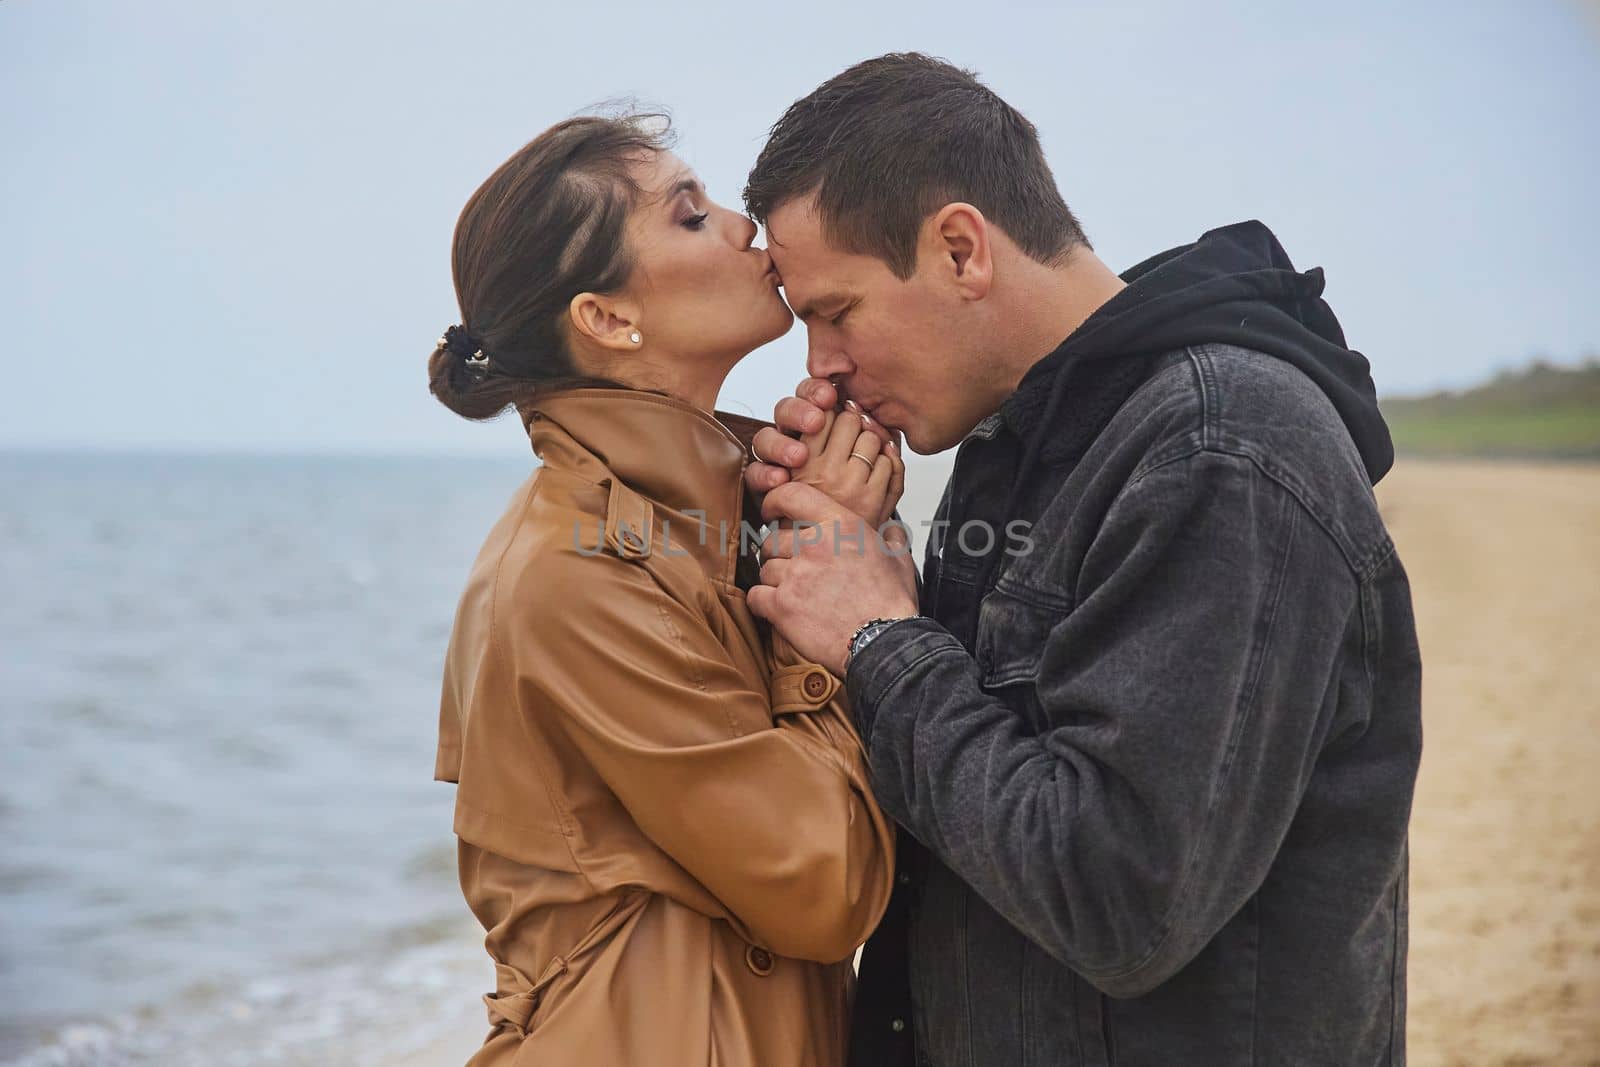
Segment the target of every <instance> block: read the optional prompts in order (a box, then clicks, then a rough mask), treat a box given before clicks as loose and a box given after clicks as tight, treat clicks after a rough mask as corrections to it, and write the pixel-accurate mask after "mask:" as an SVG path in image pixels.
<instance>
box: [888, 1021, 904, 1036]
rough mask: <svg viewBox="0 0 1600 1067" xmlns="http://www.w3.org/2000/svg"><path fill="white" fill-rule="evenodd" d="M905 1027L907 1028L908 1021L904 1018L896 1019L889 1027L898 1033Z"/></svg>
mask: <svg viewBox="0 0 1600 1067" xmlns="http://www.w3.org/2000/svg"><path fill="white" fill-rule="evenodd" d="M905 1028H906V1021H905V1020H904V1019H895V1020H894V1021H892V1022H890V1023H889V1029H891V1030H893V1031H894V1032H895V1033H897V1034H898V1033H899V1032H900V1031H902V1030H904V1029H905Z"/></svg>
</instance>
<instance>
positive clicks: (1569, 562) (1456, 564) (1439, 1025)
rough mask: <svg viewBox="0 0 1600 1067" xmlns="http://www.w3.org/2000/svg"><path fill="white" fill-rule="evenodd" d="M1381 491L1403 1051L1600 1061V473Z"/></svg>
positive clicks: (1410, 467) (1487, 1065)
mask: <svg viewBox="0 0 1600 1067" xmlns="http://www.w3.org/2000/svg"><path fill="white" fill-rule="evenodd" d="M1378 497H1379V501H1380V504H1381V506H1382V507H1383V511H1384V515H1385V517H1386V519H1387V521H1388V523H1389V527H1390V530H1391V531H1392V533H1393V535H1394V538H1395V541H1396V543H1397V544H1398V545H1399V549H1400V554H1401V559H1402V560H1403V561H1404V563H1405V566H1406V569H1407V571H1408V573H1409V574H1410V576H1411V581H1412V590H1413V594H1414V597H1415V603H1416V613H1417V624H1418V628H1419V632H1420V636H1421V641H1422V649H1423V662H1424V684H1423V693H1424V699H1423V703H1424V716H1425V739H1424V754H1423V761H1422V771H1421V776H1420V779H1419V782H1418V788H1417V798H1416V807H1415V810H1414V815H1413V821H1412V846H1411V848H1412V866H1411V907H1412V911H1411V955H1410V1004H1409V1018H1410V1032H1409V1044H1410V1050H1409V1051H1410V1062H1411V1063H1412V1064H1413V1065H1414V1067H1457V1065H1459V1067H1496V1065H1499V1067H1531V1065H1535V1064H1550V1065H1562V1067H1573V1065H1597V1064H1600V770H1597V767H1600V647H1597V646H1600V621H1597V616H1600V562H1597V561H1600V465H1558V464H1551V465H1529V464H1500V463H1486V462H1451V461H1427V462H1423V461H1403V462H1402V463H1401V464H1400V465H1399V466H1398V467H1397V468H1396V469H1395V471H1394V473H1393V474H1391V475H1390V476H1389V477H1388V478H1387V479H1385V480H1384V482H1383V483H1382V484H1381V485H1380V486H1379V491H1378ZM908 511H909V509H908ZM481 1037H482V1028H481V1027H480V1026H479V1024H478V1023H477V1021H476V1016H474V1021H473V1022H472V1024H471V1025H470V1026H468V1027H465V1028H464V1029H463V1032H462V1033H461V1034H460V1035H459V1037H453V1038H452V1039H451V1040H449V1041H446V1042H442V1043H440V1044H439V1045H436V1046H435V1047H432V1048H430V1049H427V1050H425V1051H423V1052H421V1053H418V1054H417V1055H416V1056H415V1057H412V1058H410V1059H407V1060H405V1061H404V1062H403V1064H402V1067H445V1065H459V1064H461V1063H463V1062H464V1061H465V1060H466V1058H467V1057H468V1056H469V1055H470V1054H471V1052H472V1050H473V1049H474V1048H475V1047H476V1046H477V1043H478V1042H479V1040H481Z"/></svg>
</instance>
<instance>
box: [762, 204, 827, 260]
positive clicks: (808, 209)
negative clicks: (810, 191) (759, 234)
mask: <svg viewBox="0 0 1600 1067" xmlns="http://www.w3.org/2000/svg"><path fill="white" fill-rule="evenodd" d="M767 246H768V248H776V249H777V250H779V251H780V252H783V253H785V254H787V255H789V256H792V257H806V256H809V255H815V254H816V253H817V252H820V251H825V250H826V249H827V242H826V241H825V240H824V239H823V236H822V218H821V216H820V215H819V214H818V212H817V210H816V198H815V197H811V196H806V197H795V198H794V199H792V200H785V201H784V202H783V203H781V204H779V205H778V206H777V208H776V209H774V210H773V211H772V213H771V214H769V215H768V216H767Z"/></svg>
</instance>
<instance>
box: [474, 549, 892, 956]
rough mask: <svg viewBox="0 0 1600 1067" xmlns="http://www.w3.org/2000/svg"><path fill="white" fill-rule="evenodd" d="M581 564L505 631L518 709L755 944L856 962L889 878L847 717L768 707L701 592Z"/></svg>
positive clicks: (591, 562)
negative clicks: (561, 740) (571, 753)
mask: <svg viewBox="0 0 1600 1067" xmlns="http://www.w3.org/2000/svg"><path fill="white" fill-rule="evenodd" d="M585 564H586V565H585V566H583V567H555V568H551V570H550V571H549V572H547V574H546V576H545V580H544V581H543V582H542V583H541V588H540V589H539V591H538V600H539V603H538V604H535V605H530V604H529V602H528V600H529V598H527V597H524V596H520V595H518V596H516V597H515V601H516V602H517V604H518V606H517V607H516V608H515V609H513V610H512V611H511V612H510V615H511V617H510V618H509V619H508V620H507V626H506V629H505V632H504V636H503V640H504V642H505V644H506V645H507V646H508V650H509V652H510V654H511V656H512V657H513V659H514V672H515V676H516V678H517V682H518V685H519V686H522V687H525V689H526V690H527V691H528V692H527V694H526V695H527V697H528V701H527V706H529V707H530V708H531V709H532V713H536V714H541V715H549V716H551V717H552V719H553V721H554V723H555V724H556V726H557V728H558V729H560V730H561V731H562V732H564V733H565V734H566V735H567V736H568V737H569V738H570V740H571V742H572V744H573V745H574V746H575V747H576V748H577V749H578V750H579V751H580V752H581V753H582V755H583V756H584V758H585V759H586V760H587V761H588V762H589V763H590V765H591V766H592V767H593V768H594V770H595V771H596V772H597V773H598V774H599V775H600V777H601V778H602V779H603V780H604V781H605V783H606V785H607V787H608V788H609V789H610V790H611V791H612V792H613V793H614V794H615V795H616V797H617V798H618V799H619V800H620V801H621V803H622V804H623V806H624V807H625V808H626V809H627V810H628V812H629V814H630V815H631V817H632V818H633V820H634V822H635V823H636V824H637V825H638V827H639V828H640V829H641V830H642V831H643V832H644V833H645V835H646V836H648V837H649V838H650V839H651V840H652V841H653V842H654V843H655V844H656V845H657V846H658V847H659V848H660V849H661V850H662V851H663V852H665V853H666V854H667V855H669V856H671V857H672V859H673V860H675V861H676V862H677V863H678V864H679V865H680V866H682V867H683V868H684V869H685V870H686V871H688V872H689V873H690V874H691V875H692V876H693V877H694V878H695V879H696V880H697V881H699V882H700V883H701V884H702V885H704V886H705V887H706V889H707V890H709V891H710V892H711V893H712V894H713V895H714V896H715V897H717V899H718V900H719V901H720V902H721V903H722V904H723V905H724V906H725V907H726V908H727V909H728V911H729V912H731V913H732V914H733V915H734V916H735V917H736V918H737V919H738V920H739V921H740V922H741V923H743V924H744V926H745V928H746V929H747V930H748V931H749V934H750V936H751V938H752V939H753V940H758V941H760V942H761V943H762V944H764V945H765V947H767V948H769V949H771V950H772V951H774V952H776V953H778V954H779V955H783V956H789V957H792V958H797V959H808V960H816V961H822V962H829V963H831V962H836V961H838V960H842V959H845V958H847V957H849V956H850V955H851V954H852V953H853V952H854V951H855V949H856V947H857V946H858V945H860V944H861V943H862V942H864V941H865V940H866V938H867V935H868V934H869V933H871V931H872V928H873V927H874V926H875V925H876V924H877V921H878V919H879V918H880V917H881V916H882V913H883V911H884V908H885V907H886V906H887V903H888V896H889V891H890V888H891V883H892V881H893V871H892V864H893V850H892V837H891V836H889V835H890V833H891V832H892V831H891V830H890V829H889V824H888V822H887V820H886V819H885V817H884V815H883V814H882V812H881V811H880V810H879V809H878V806H877V804H876V802H875V801H874V800H873V798H872V795H871V793H870V791H868V789H867V787H866V779H865V770H864V758H863V757H862V756H861V754H860V749H859V747H858V746H857V744H856V743H855V742H854V732H853V727H851V728H850V729H851V733H850V735H849V737H848V738H841V736H840V735H839V734H838V732H837V730H836V729H830V728H828V727H826V726H825V725H824V724H820V723H817V722H814V721H811V719H810V717H809V716H807V715H787V714H785V715H779V716H777V717H774V715H773V712H772V706H771V696H770V694H769V692H765V691H762V690H760V689H755V688H752V687H751V686H750V683H749V681H748V680H747V677H746V675H745V674H744V673H742V672H741V671H740V670H739V669H738V667H737V665H736V664H735V662H734V660H733V657H732V655H731V653H730V652H729V651H728V649H727V648H726V647H725V646H724V645H723V643H722V641H721V640H719V639H718V636H717V634H716V633H715V632H714V631H713V629H712V624H711V621H710V618H711V616H710V608H711V604H710V602H709V601H707V602H706V603H694V602H692V598H690V599H691V602H690V603H684V602H682V601H680V600H679V599H677V598H676V597H675V596H674V595H673V594H672V593H670V592H669V591H668V590H667V589H666V588H665V587H664V585H663V584H662V583H661V582H660V581H658V580H657V579H656V577H655V576H654V575H653V574H652V573H651V572H650V571H649V570H648V569H647V568H645V567H643V566H640V565H638V564H636V563H633V562H630V561H628V560H624V559H620V558H617V557H614V556H610V555H602V556H595V557H592V558H590V559H588V560H586V561H585ZM579 572H582V573H581V574H580V573H579ZM702 595H705V596H707V597H710V596H714V594H712V593H710V592H709V590H708V591H706V592H704V593H703V594H702ZM767 654H770V649H769V650H768V652H767ZM830 677H831V676H830ZM837 688H838V691H839V692H840V693H841V694H842V686H838V687H837ZM838 710H839V709H837V708H835V709H833V710H832V711H831V712H830V713H829V714H831V715H832V716H833V718H834V719H835V720H838V718H839V715H838ZM834 725H835V726H837V722H835V724H834Z"/></svg>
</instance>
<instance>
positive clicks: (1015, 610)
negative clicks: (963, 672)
mask: <svg viewBox="0 0 1600 1067" xmlns="http://www.w3.org/2000/svg"><path fill="white" fill-rule="evenodd" d="M1066 616H1067V606H1066V604H1065V603H1051V602H1050V601H1047V600H1046V599H1045V598H1044V597H1042V596H1037V595H1034V594H1032V593H1029V592H1024V591H1020V590H1019V589H1018V587H1016V586H1011V585H1008V584H1006V583H1004V582H1002V584H1000V585H997V586H996V587H995V588H994V589H993V590H991V591H990V593H989V595H988V596H986V597H984V598H983V604H982V605H981V606H980V607H979V609H978V633H977V635H976V638H975V640H974V643H973V647H974V652H975V658H976V659H977V661H978V669H979V672H980V674H979V681H980V684H981V685H982V686H983V688H984V689H985V690H987V691H988V692H990V693H993V694H994V695H996V696H999V697H1000V698H1001V699H1003V700H1005V701H1006V703H1007V704H1008V705H1009V706H1011V707H1012V708H1013V709H1014V710H1016V711H1018V712H1021V713H1022V714H1024V715H1025V716H1026V717H1027V718H1028V720H1029V722H1030V723H1031V724H1032V725H1033V727H1034V728H1035V729H1044V728H1046V726H1047V725H1048V724H1047V723H1046V722H1045V717H1044V713H1043V708H1042V707H1041V705H1040V703H1039V697H1038V690H1037V683H1038V681H1039V661H1040V659H1041V658H1042V657H1043V654H1044V648H1045V643H1046V641H1048V640H1049V637H1050V631H1051V630H1053V629H1054V628H1055V626H1056V625H1057V624H1058V623H1060V622H1061V621H1062V620H1063V619H1065V618H1066Z"/></svg>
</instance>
